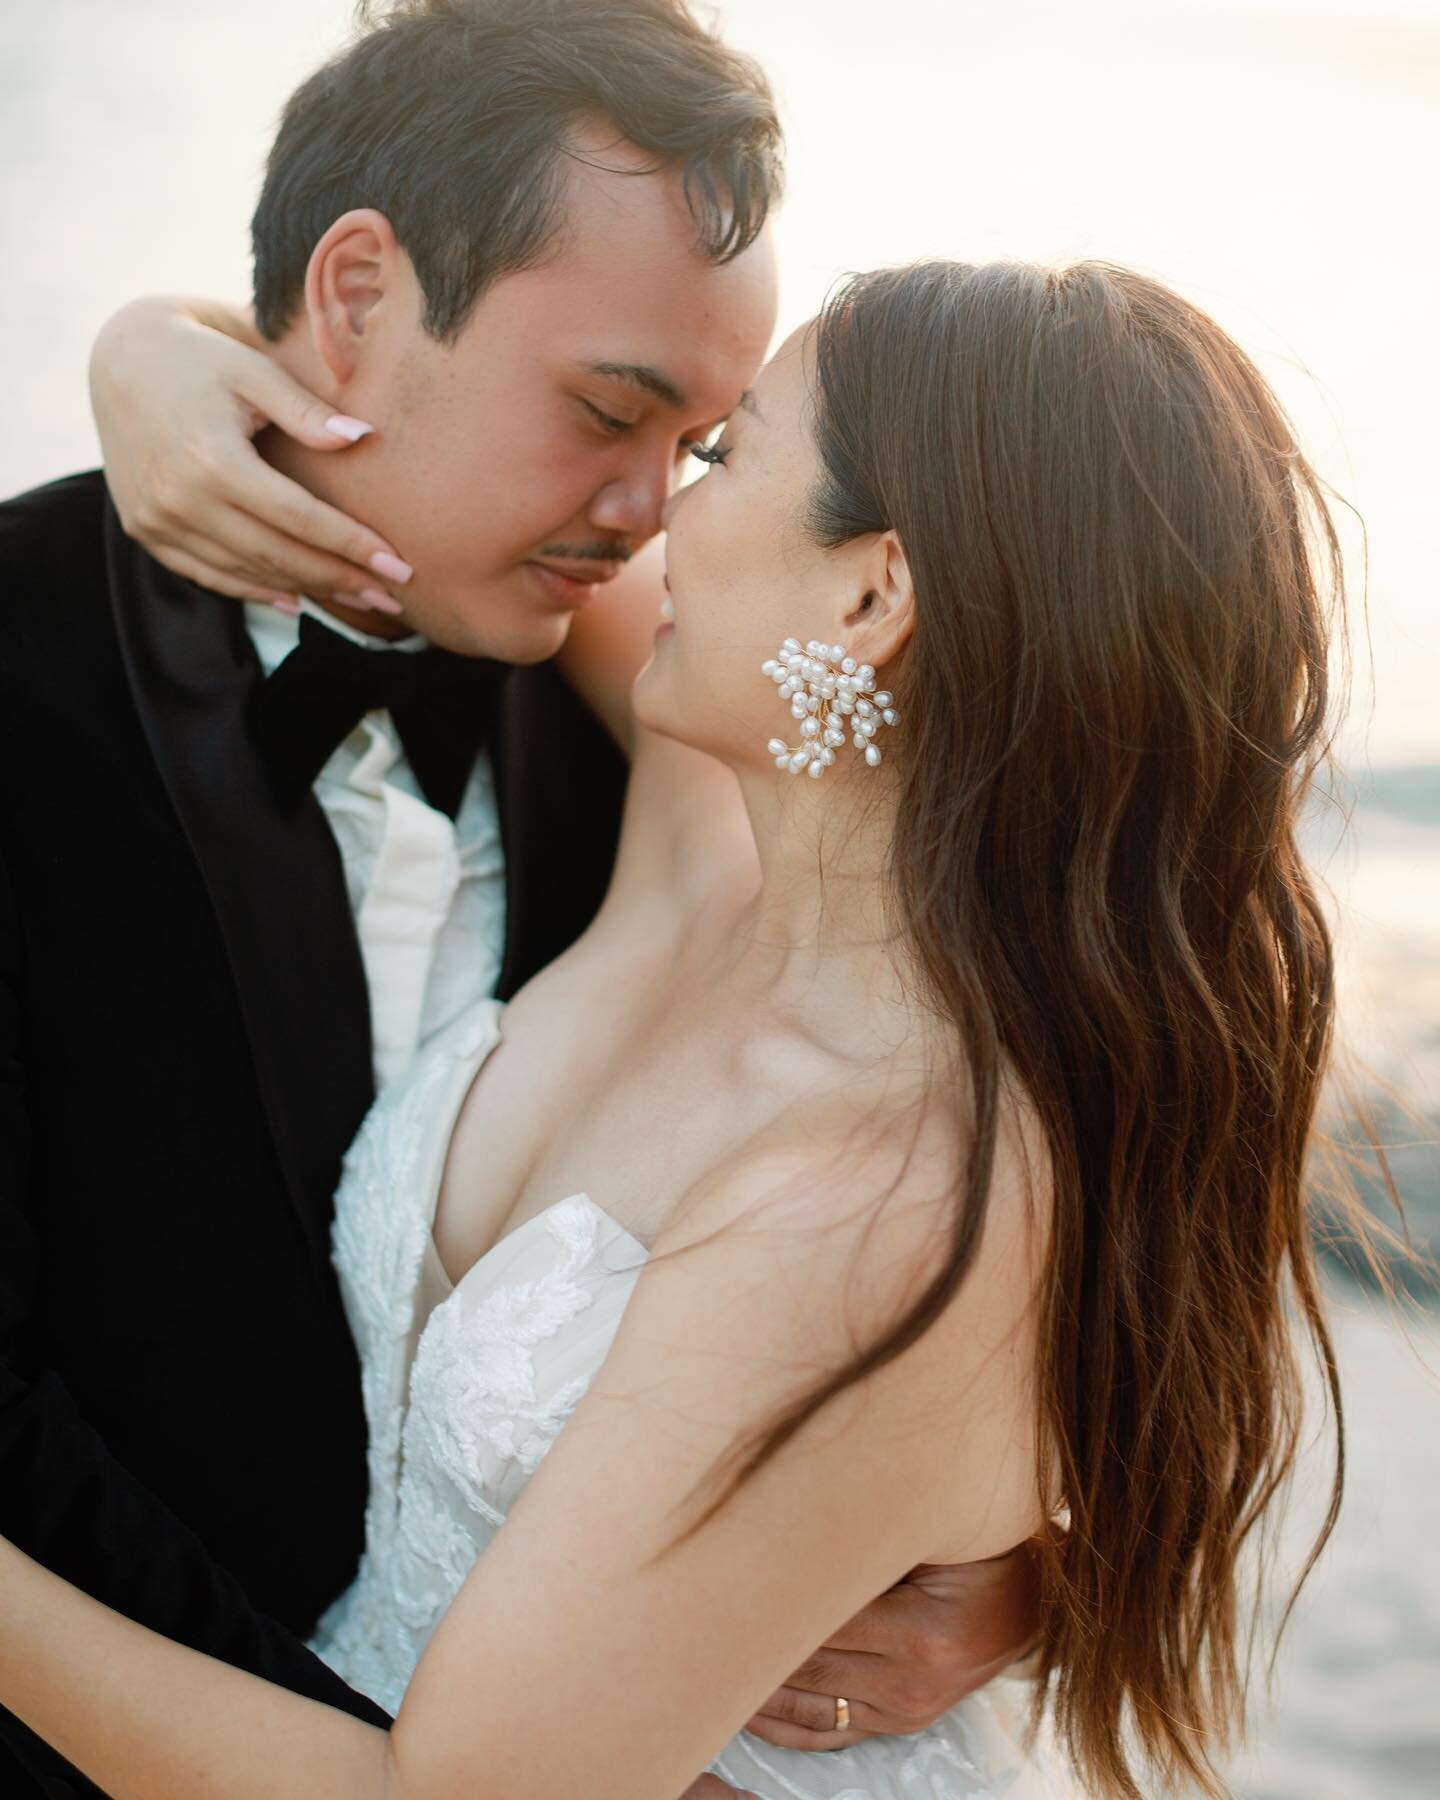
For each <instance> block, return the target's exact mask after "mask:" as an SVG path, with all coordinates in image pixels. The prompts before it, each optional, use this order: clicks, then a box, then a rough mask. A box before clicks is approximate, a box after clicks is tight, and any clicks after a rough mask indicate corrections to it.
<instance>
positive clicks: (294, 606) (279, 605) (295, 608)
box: [270, 600, 300, 618]
mask: <svg viewBox="0 0 1440 1800" xmlns="http://www.w3.org/2000/svg"><path fill="white" fill-rule="evenodd" d="M270 604H271V605H272V606H273V607H274V608H275V610H276V612H283V613H289V614H290V616H291V617H292V618H294V617H296V616H298V614H299V612H300V602H299V601H298V600H272V601H271V602H270Z"/></svg>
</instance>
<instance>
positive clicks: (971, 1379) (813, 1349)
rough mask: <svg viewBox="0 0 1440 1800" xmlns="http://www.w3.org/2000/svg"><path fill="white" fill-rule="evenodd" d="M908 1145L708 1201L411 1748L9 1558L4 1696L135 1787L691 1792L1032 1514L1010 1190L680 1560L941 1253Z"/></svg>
mask: <svg viewBox="0 0 1440 1800" xmlns="http://www.w3.org/2000/svg"><path fill="white" fill-rule="evenodd" d="M908 1141H909V1140H908V1134H907V1135H906V1137H905V1140H904V1142H900V1141H898V1140H897V1138H896V1136H895V1135H894V1134H890V1135H888V1136H887V1137H886V1138H885V1139H884V1140H882V1141H881V1142H880V1144H879V1145H878V1146H877V1145H876V1144H875V1143H874V1142H873V1140H872V1141H871V1142H870V1143H868V1144H867V1143H865V1142H861V1143H859V1144H857V1140H856V1132H855V1119H854V1115H853V1111H850V1110H847V1112H846V1114H845V1116H844V1118H843V1120H825V1119H817V1120H814V1121H811V1122H810V1125H809V1129H808V1130H807V1133H806V1135H805V1136H804V1138H803V1139H799V1140H796V1141H794V1142H792V1143H790V1144H787V1145H784V1146H779V1147H777V1148H775V1149H773V1150H771V1151H770V1152H768V1153H767V1154H766V1155H765V1156H764V1157H755V1158H751V1159H750V1160H749V1162H748V1163H747V1164H746V1165H745V1166H744V1167H742V1168H738V1169H732V1170H730V1171H728V1172H726V1174H725V1175H724V1176H723V1177H717V1178H716V1179H714V1180H713V1181H711V1182H709V1183H707V1184H706V1185H705V1188H704V1189H703V1190H702V1191H697V1192H696V1193H695V1194H694V1195H692V1196H690V1197H689V1204H688V1205H687V1207H686V1209H685V1211H684V1214H683V1216H682V1217H681V1218H680V1219H679V1220H678V1221H676V1222H675V1223H674V1224H672V1226H671V1227H669V1228H667V1231H666V1232H665V1233H664V1235H663V1236H662V1239H661V1241H660V1243H659V1244H657V1246H656V1249H655V1252H654V1253H653V1255H652V1257H651V1260H650V1262H649V1263H648V1265H647V1266H646V1268H645V1270H644V1272H643V1273H642V1275H641V1278H640V1280H639V1282H638V1283H637V1286H636V1290H635V1293H634V1295H633V1296H632V1299H631V1302H630V1305H629V1307H628V1308H627V1309H626V1312H625V1315H624V1317H623V1319H622V1321H621V1326H620V1330H619V1332H618V1334H617V1337H616V1341H615V1344H614V1346H613V1348H612V1350H611V1353H610V1355H609V1357H608V1358H607V1360H606V1362H605V1364H604V1367H603V1368H602V1370H601V1372H600V1375H599V1376H598V1378H597V1379H596V1381H595V1383H594V1384H593V1386H592V1388H591V1390H590V1392H589V1394H588V1395H587V1396H586V1398H585V1399H584V1401H583V1402H582V1403H581V1405H580V1407H579V1408H578V1409H577V1411H576V1413H575V1415H574V1417H573V1419H572V1420H571V1422H570V1423H569V1425H568V1426H567V1427H566V1430H565V1431H564V1432H563V1433H562V1434H561V1436H560V1438H559V1440H558V1441H557V1443H556V1444H555V1446H554V1448H553V1449H552V1451H551V1453H550V1455H549V1456H548V1457H547V1459H546V1460H545V1462H544V1463H543V1464H542V1466H541V1468H540V1470H539V1471H538V1472H537V1474H536V1475H535V1477H534V1479H533V1480H532V1481H531V1483H530V1485H529V1487H528V1488H527V1489H526V1491H525V1493H524V1494H523V1495H522V1497H521V1499H520V1500H519V1502H518V1503H517V1505H516V1506H515V1508H514V1510H513V1512H512V1513H511V1516H510V1518H509V1520H508V1521H507V1523H506V1525H505V1526H504V1528H503V1529H502V1530H501V1531H500V1533H499V1534H498V1535H497V1536H496V1538H495V1540H494V1541H493V1543H492V1544H491V1545H490V1547H489V1548H488V1549H487V1551H486V1553H485V1554H484V1555H483V1556H482V1557H481V1558H480V1560H479V1562H478V1563H477V1564H476V1566H475V1568H474V1570H473V1571H472V1572H471V1574H470V1576H469V1578H468V1580H467V1581H466V1584H465V1586H464V1588H463V1589H462V1591H461V1593H460V1595H459V1597H458V1598H457V1600H456V1602H455V1604H454V1605H453V1606H452V1607H451V1609H450V1611H449V1613H448V1614H447V1615H446V1617H445V1619H444V1620H443V1621H442V1623H441V1626H440V1629H439V1630H438V1631H437V1633H436V1635H435V1638H434V1639H433V1641H432V1643H431V1645H430V1647H429V1649H428V1650H427V1651H426V1653H425V1656H424V1657H423V1659H422V1661H421V1664H420V1667H419V1670H418V1671H417V1674H416V1677H415V1680H414V1682H413V1683H412V1685H411V1688H410V1691H409V1693H408V1694H407V1696H406V1699H405V1702H404V1705H403V1707H402V1709H401V1713H400V1718H399V1720H398V1722H397V1724H396V1727H395V1730H394V1731H393V1732H392V1733H391V1734H390V1736H389V1739H388V1741H387V1740H386V1739H385V1738H384V1736H383V1734H381V1733H378V1732H377V1733H373V1734H372V1733H371V1732H370V1731H369V1729H368V1728H367V1727H365V1726H363V1725H359V1724H357V1723H356V1722H355V1721H352V1720H349V1719H343V1718H337V1717H336V1716H335V1715H333V1714H328V1713H327V1712H326V1709H324V1708H323V1707H315V1706H313V1705H312V1704H311V1703H309V1702H307V1701H303V1700H297V1699H296V1697H295V1696H293V1695H290V1694H287V1693H284V1692H283V1691H281V1690H278V1689H268V1688H267V1687H266V1686H265V1684H264V1683H261V1682H257V1681H255V1680H253V1679H252V1678H251V1677H249V1676H246V1675H243V1674H240V1673H238V1672H237V1671H235V1670H233V1669H229V1668H227V1667H225V1666H223V1665H220V1664H217V1663H214V1662H211V1661H209V1660H208V1659H206V1658H204V1657H200V1656H198V1655H195V1654H194V1653H192V1652H189V1651H185V1650H181V1649H179V1648H177V1647H175V1646H173V1645H169V1644H167V1643H165V1642H164V1641H163V1640H161V1639H158V1638H156V1637H154V1636H153V1634H151V1633H149V1632H145V1631H143V1630H141V1629H140V1628H139V1627H136V1626H133V1625H130V1624H129V1623H128V1622H126V1621H124V1620H121V1619H118V1618H117V1617H116V1616H115V1615H113V1614H109V1613H107V1612H106V1611H105V1610H104V1609H103V1608H100V1607H96V1606H94V1605H93V1603H91V1602H89V1601H86V1600H85V1599H83V1598H82V1597H81V1596H79V1595H76V1594H74V1593H73V1591H69V1590H65V1589H64V1588H63V1584H57V1583H54V1582H52V1581H51V1579H50V1578H49V1577H46V1576H44V1575H43V1572H40V1571H36V1570H34V1569H33V1565H32V1566H30V1567H26V1566H25V1565H24V1564H23V1561H21V1559H18V1558H17V1557H16V1556H15V1555H14V1553H7V1555H6V1556H5V1557H4V1559H3V1560H0V1703H3V1704H5V1705H7V1706H9V1707H11V1708H13V1710H15V1711H16V1712H17V1713H18V1714H19V1715H20V1716H21V1717H22V1718H23V1719H25V1720H26V1722H27V1723H29V1724H31V1725H32V1726H33V1727H34V1728H35V1729H36V1730H38V1731H39V1732H40V1733H41V1734H42V1735H44V1736H46V1737H49V1738H51V1739H53V1741H55V1742H56V1743H57V1746H58V1747H59V1748H60V1749H61V1750H62V1751H63V1752H64V1754H65V1755H67V1756H68V1757H69V1758H70V1759H71V1760H72V1761H73V1762H75V1763H76V1764H77V1765H78V1766H79V1767H81V1768H82V1769H84V1770H85V1771H86V1772H87V1773H88V1774H90V1775H91V1776H92V1777H93V1778H94V1779H95V1780H97V1781H98V1782H99V1783H100V1784H101V1785H103V1786H104V1787H105V1788H106V1790H107V1791H108V1792H110V1793H112V1794H113V1795H115V1796H116V1797H117V1800H129V1797H130V1796H134V1797H135V1800H141V1797H143V1800H180V1797H181V1796H182V1795H183V1796H185V1800H194V1796H197V1795H201V1796H203V1795H205V1794H214V1795H217V1796H219V1795H222V1794H223V1795H225V1796H226V1797H227V1800H250V1797H251V1796H253V1797H254V1800H262V1797H263V1800H290V1797H291V1796H293V1797H294V1800H300V1797H301V1796H304V1797H305V1800H311V1796H314V1795H326V1794H334V1795H337V1796H340V1795H343V1796H346V1797H347V1800H350V1797H356V1800H372V1797H373V1800H440V1797H442V1796H443V1797H444V1800H459V1797H460V1796H465V1797H466V1800H502V1797H503V1800H575V1797H576V1796H578V1795H581V1794H583V1795H584V1796H585V1797H586V1800H673V1796H674V1795H675V1794H676V1792H677V1791H679V1790H680V1789H682V1788H683V1787H684V1785H685V1783H686V1782H687V1781H690V1780H691V1779H692V1778H693V1776H694V1773H695V1771H696V1770H697V1769H700V1768H702V1767H703V1766H704V1765H705V1764H706V1763H707V1762H709V1761H710V1760H711V1759H712V1758H713V1757H714V1756H715V1754H716V1753H717V1752H718V1751H719V1750H720V1749H721V1748H722V1747H723V1745H724V1743H725V1742H726V1741H727V1740H728V1738H729V1737H730V1736H731V1735H733V1733H734V1732H735V1731H737V1730H738V1729H739V1728H740V1727H741V1726H742V1725H743V1724H744V1722H745V1721H746V1719H747V1718H749V1717H750V1715H751V1713H752V1712H753V1711H754V1709H755V1707H756V1705H757V1704H758V1703H759V1701H760V1700H761V1699H762V1698H763V1697H764V1696H765V1695H766V1694H767V1693H769V1692H770V1691H771V1690H772V1689H773V1688H774V1687H775V1685H776V1683H777V1682H778V1681H780V1680H781V1679H782V1678H783V1677H784V1676H785V1674H786V1673H787V1672H788V1671H789V1670H790V1669H792V1668H793V1667H794V1666H795V1664H796V1663H797V1662H798V1661H799V1660H800V1658H801V1657H802V1656H804V1655H805V1654H807V1653H808V1651H809V1649H810V1648H811V1647H812V1646H813V1645H814V1644H815V1643H817V1642H820V1641H821V1640H822V1639H823V1638H824V1637H825V1636H826V1635H827V1633H828V1632H829V1631H830V1630H832V1629H833V1628H834V1627H835V1626H836V1625H837V1624H838V1623H839V1622H840V1621H841V1620H843V1619H845V1618H847V1617H849V1616H850V1615H851V1614H853V1613H854V1612H855V1611H856V1610H857V1609H858V1608H859V1607H860V1606H861V1605H863V1604H864V1602H865V1601H866V1600H868V1599H869V1597H870V1596H871V1595H873V1594H875V1593H877V1592H879V1591H881V1590H882V1589H883V1588H885V1587H886V1586H888V1585H889V1584H890V1583H892V1582H894V1581H896V1580H898V1579H899V1577H900V1576H901V1575H903V1574H904V1573H905V1571H906V1570H907V1569H909V1568H911V1567H912V1566H913V1565H914V1564H916V1563H917V1562H920V1561H923V1560H926V1559H927V1557H929V1556H931V1555H932V1554H933V1553H934V1552H935V1551H936V1550H937V1548H938V1549H944V1550H945V1551H947V1553H950V1554H954V1555H956V1556H983V1555H986V1554H988V1553H990V1552H992V1551H994V1550H998V1549H1002V1548H1004V1547H1006V1545H1007V1544H1008V1543H1010V1542H1013V1541H1014V1538H1015V1537H1016V1536H1018V1535H1024V1532H1025V1531H1026V1530H1027V1529H1029V1528H1030V1527H1031V1525H1032V1524H1033V1522H1034V1510H1035V1504H1036V1503H1035V1499H1034V1486H1035V1482H1034V1472H1033V1468H1032V1467H1031V1466H1030V1465H1029V1460H1028V1459H1029V1455H1030V1452H1031V1448H1032V1426H1031V1418H1032V1415H1031V1410H1030V1409H1031V1406H1032V1404H1033V1398H1032V1391H1031V1382H1030V1369H1031V1366H1032V1363H1033V1349H1034V1346H1033V1338H1032V1336H1031V1333H1030V1329H1029V1325H1028V1314H1029V1308H1030V1303H1031V1286H1032V1265H1031V1261H1030V1234H1029V1227H1028V1223H1027V1221H1028V1218H1029V1210H1028V1207H1027V1205H1026V1204H1025V1201H1024V1198H1023V1196H1022V1195H1020V1194H1019V1193H1018V1192H1003V1191H1002V1192H1001V1193H999V1194H997V1196H996V1198H995V1200H994V1202H992V1208H991V1217H990V1223H989V1224H988V1225H987V1228H986V1232H985V1235H984V1242H983V1244H982V1248H981V1252H980V1257H979V1261H978V1263H977V1265H976V1267H975V1269H974V1271H973V1274H972V1277H971V1279H970V1280H969V1281H968V1282H967V1283H966V1285H965V1288H964V1290H963V1291H962V1295H961V1298H960V1300H959V1301H958V1302H957V1303H956V1304H955V1305H954V1306H952V1308H951V1309H950V1312H949V1313H948V1314H947V1315H946V1317H945V1319H943V1320H942V1321H941V1323H940V1324H939V1325H938V1326H937V1327H936V1328H935V1329H934V1330H932V1331H931V1332H930V1333H929V1334H928V1335H927V1336H926V1337H925V1338H924V1339H923V1340H922V1341H921V1343H920V1345H919V1346H917V1347H916V1348H915V1349H913V1350H912V1351H910V1352H909V1353H908V1354H907V1355H905V1356H904V1357H902V1358H900V1359H898V1360H897V1361H896V1362H894V1363H892V1364H891V1365H889V1367H888V1368H886V1369H884V1370H882V1371H880V1372H879V1373H877V1374H875V1375H872V1376H871V1377H869V1378H867V1380H866V1381H865V1382H864V1383H863V1384H862V1385H861V1387H860V1388H859V1389H856V1390H852V1391H851V1392H850V1393H849V1394H848V1395H846V1396H843V1397H842V1398H841V1399H840V1400H839V1401H836V1402H834V1403H832V1404H831V1405H830V1406H829V1407H827V1408H826V1409H825V1410H824V1411H823V1412H822V1414H821V1415H820V1417H819V1418H818V1419H817V1420H816V1421H814V1422H812V1423H811V1424H810V1425H809V1426H807V1427H806V1428H805V1429H804V1430H803V1431H801V1432H800V1433H799V1434H798V1435H797V1436H796V1438H795V1439H794V1440H792V1442H791V1443H790V1444H788V1445H787V1446H786V1447H785V1448H784V1449H782V1450H781V1451H780V1452H779V1453H778V1454H777V1455H776V1457H775V1458H774V1459H773V1460H772V1462H771V1463H770V1464H769V1465H768V1466H767V1467H766V1468H765V1469H764V1470H762V1471H761V1473H760V1474H758V1475H757V1476H756V1477H755V1478H754V1479H753V1480H752V1481H750V1482H749V1483H748V1484H747V1485H746V1486H745V1487H744V1488H742V1490H741V1491H740V1493H739V1494H738V1495H737V1496H736V1497H735V1498H734V1499H733V1500H732V1501H731V1502H730V1503H729V1504H727V1505H726V1506H725V1507H724V1508H723V1509H722V1510H721V1511H720V1512H719V1513H718V1514H717V1515H716V1516H715V1517H713V1518H712V1519H710V1520H709V1521H707V1522H706V1523H704V1524H703V1525H701V1526H700V1527H699V1528H698V1529H697V1530H696V1531H695V1532H694V1533H693V1535H692V1536H691V1537H690V1538H688V1539H687V1540H686V1541H685V1542H684V1543H683V1544H681V1545H679V1547H677V1548H674V1549H670V1550H667V1547H668V1546H669V1545H670V1544H671V1543H672V1540H673V1539H674V1537H675V1535H676V1534H677V1532H678V1531H679V1530H680V1529H681V1528H682V1527H683V1526H685V1525H687V1524H688V1523H690V1522H691V1521H692V1520H693V1519H694V1518H695V1516H696V1509H695V1490H696V1484H697V1483H699V1482H701V1481H702V1480H703V1478H705V1477H706V1476H707V1475H708V1474H709V1473H710V1471H711V1469H712V1467H713V1464H714V1461H715V1459H716V1457H717V1456H720V1455H722V1454H723V1453H724V1452H725V1451H726V1450H727V1449H728V1448H729V1447H730V1446H731V1445H732V1444H733V1443H734V1442H735V1439H736V1436H737V1434H738V1433H742V1432H745V1431H748V1430H749V1429H750V1428H751V1427H753V1426H754V1425H756V1424H759V1423H762V1422H764V1421H765V1420H767V1419H768V1418H769V1416H770V1415H771V1413H772V1411H773V1410H774V1408H776V1407H777V1406H780V1405H783V1404H784V1402H785V1401H787V1400H789V1399H790V1398H792V1397H793V1396H794V1395H795V1394H796V1393H797V1391H798V1392H803V1391H806V1390H807V1389H808V1388H809V1386H810V1384H811V1383H812V1381H813V1380H814V1379H815V1378H816V1376H817V1374H818V1373H820V1372H821V1371H822V1370H823V1369H824V1368H825V1367H827V1366H832V1365H833V1364H835V1363H836V1362H839V1361H848V1359H849V1357H850V1355H851V1353H852V1350H853V1348H854V1345H855V1343H856V1342H857V1341H863V1340H864V1339H865V1338H866V1337H867V1336H868V1335H869V1334H870V1333H872V1332H873V1331H875V1330H877V1329H878V1328H879V1327H881V1326H882V1325H883V1324H885V1323H886V1322H888V1320H889V1319H890V1317H891V1316H892V1315H893V1312H894V1310H895V1309H896V1307H897V1306H898V1305H899V1304H901V1303H902V1302H903V1300H904V1299H905V1298H907V1297H909V1296H911V1295H912V1294H913V1292H914V1287H915V1283H916V1282H917V1281H918V1280H920V1279H922V1278H923V1277H924V1276H925V1275H927V1274H928V1273H930V1272H931V1270H932V1269H933V1267H934V1266H935V1258H936V1255H937V1253H938V1245H939V1242H940V1239H941V1237H942V1236H943V1229H944V1221H945V1218H946V1215H947V1214H948V1208H949V1204H950V1203H949V1200H948V1197H944V1190H943V1189H942V1190H941V1194H942V1197H941V1198H938V1199H937V1198H936V1191H935V1188H934V1177H935V1175H936V1162H935V1159H933V1158H931V1157H929V1156H927V1154H926V1153H925V1152H924V1151H923V1150H922V1152H921V1153H920V1154H919V1155H917V1156H914V1157H912V1159H911V1162H910V1166H909V1168H908V1170H907V1171H906V1172H905V1173H904V1176H903V1179H901V1180H900V1181H899V1182H898V1184H897V1183H896V1177H897V1174H898V1173H899V1168H900V1163H901V1160H902V1158H903V1154H904V1150H905V1148H906V1145H907V1144H908ZM1013 1185H1015V1184H1014V1183H1013V1182H1012V1186H1013ZM892 1187H893V1190H894V1191H893V1195H892V1197H891V1199H890V1200H889V1202H888V1204H887V1205H886V1206H885V1207H884V1209H883V1210H881V1211H879V1212H878V1213H877V1212H876V1211H875V1209H874V1208H873V1206H871V1205H870V1204H867V1202H868V1201H872V1200H874V1199H875V1197H877V1196H879V1195H883V1194H885V1193H887V1191H890V1190H891V1189H892ZM782 1194H783V1195H784V1198H778V1197H777V1196H780V1195H782Z"/></svg>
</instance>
